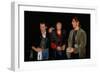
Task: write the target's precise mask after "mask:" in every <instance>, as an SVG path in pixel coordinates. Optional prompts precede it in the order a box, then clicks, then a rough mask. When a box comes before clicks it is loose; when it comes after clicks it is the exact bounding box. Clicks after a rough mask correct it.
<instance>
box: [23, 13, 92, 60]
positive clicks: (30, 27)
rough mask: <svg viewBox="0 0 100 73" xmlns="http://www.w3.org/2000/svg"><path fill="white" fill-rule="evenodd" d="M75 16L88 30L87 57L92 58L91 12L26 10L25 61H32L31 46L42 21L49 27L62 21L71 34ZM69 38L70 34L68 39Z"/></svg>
mask: <svg viewBox="0 0 100 73" xmlns="http://www.w3.org/2000/svg"><path fill="white" fill-rule="evenodd" d="M73 16H77V17H78V18H79V20H80V24H81V27H82V28H83V29H84V30H85V31H86V34H87V45H86V49H87V50H86V58H90V14H81V13H59V12H57V13H56V12H37V11H24V23H25V24H24V41H25V42H24V61H30V59H29V55H30V50H31V49H32V48H31V47H32V44H33V43H34V39H36V37H37V36H35V35H37V33H39V24H40V22H45V23H46V25H47V26H48V28H49V27H51V26H53V27H55V24H56V22H57V21H61V22H62V24H63V29H65V30H66V31H67V35H69V32H70V30H71V29H72V25H71V20H72V17H73ZM67 38H68V36H67V37H66V39H67ZM37 41H38V38H37Z"/></svg>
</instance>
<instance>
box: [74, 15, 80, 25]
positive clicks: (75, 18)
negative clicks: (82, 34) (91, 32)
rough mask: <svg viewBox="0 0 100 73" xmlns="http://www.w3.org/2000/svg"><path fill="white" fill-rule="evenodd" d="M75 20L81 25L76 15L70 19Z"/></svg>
mask: <svg viewBox="0 0 100 73" xmlns="http://www.w3.org/2000/svg"><path fill="white" fill-rule="evenodd" d="M73 19H74V20H75V21H76V22H79V26H80V27H81V25H80V19H79V18H78V17H76V16H74V17H72V20H73Z"/></svg>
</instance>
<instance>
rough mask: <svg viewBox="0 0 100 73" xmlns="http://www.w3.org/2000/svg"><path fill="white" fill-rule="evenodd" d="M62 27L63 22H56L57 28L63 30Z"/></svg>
mask: <svg viewBox="0 0 100 73" xmlns="http://www.w3.org/2000/svg"><path fill="white" fill-rule="evenodd" d="M61 28H62V24H61V23H60V22H58V23H57V24H56V29H57V30H61Z"/></svg>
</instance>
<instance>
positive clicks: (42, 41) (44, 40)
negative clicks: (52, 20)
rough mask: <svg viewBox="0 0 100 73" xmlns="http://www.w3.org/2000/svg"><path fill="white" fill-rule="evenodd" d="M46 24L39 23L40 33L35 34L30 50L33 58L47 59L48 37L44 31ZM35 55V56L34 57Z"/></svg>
mask: <svg viewBox="0 0 100 73" xmlns="http://www.w3.org/2000/svg"><path fill="white" fill-rule="evenodd" d="M46 29H47V26H46V24H45V23H40V34H39V35H38V36H36V38H35V41H34V45H33V46H32V50H33V51H35V52H34V53H33V57H34V56H35V57H34V58H33V59H35V60H48V58H49V37H48V32H47V31H46ZM36 56H37V57H36Z"/></svg>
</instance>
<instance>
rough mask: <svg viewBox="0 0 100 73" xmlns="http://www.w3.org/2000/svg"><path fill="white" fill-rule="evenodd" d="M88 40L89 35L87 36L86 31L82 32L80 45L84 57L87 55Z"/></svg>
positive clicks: (80, 55) (81, 55)
mask: <svg viewBox="0 0 100 73" xmlns="http://www.w3.org/2000/svg"><path fill="white" fill-rule="evenodd" d="M86 40H87V37H86V33H85V31H84V32H82V33H81V37H80V44H79V46H78V49H79V57H80V58H84V57H85V55H86V48H85V47H86Z"/></svg>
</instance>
